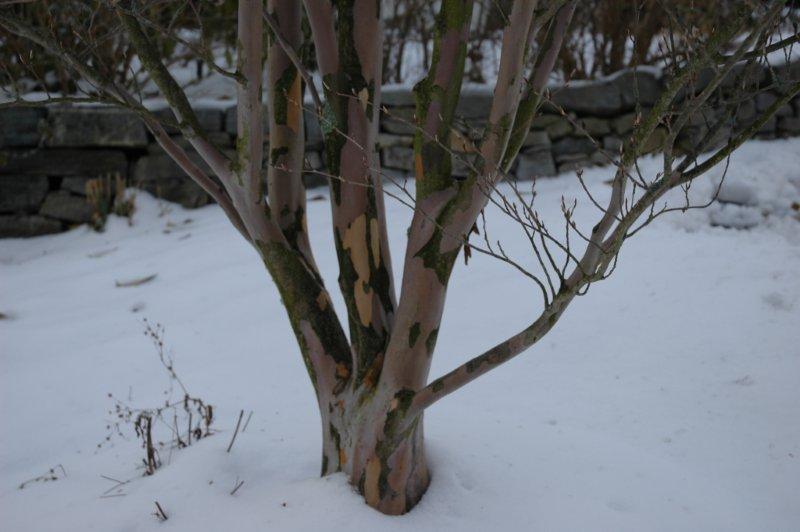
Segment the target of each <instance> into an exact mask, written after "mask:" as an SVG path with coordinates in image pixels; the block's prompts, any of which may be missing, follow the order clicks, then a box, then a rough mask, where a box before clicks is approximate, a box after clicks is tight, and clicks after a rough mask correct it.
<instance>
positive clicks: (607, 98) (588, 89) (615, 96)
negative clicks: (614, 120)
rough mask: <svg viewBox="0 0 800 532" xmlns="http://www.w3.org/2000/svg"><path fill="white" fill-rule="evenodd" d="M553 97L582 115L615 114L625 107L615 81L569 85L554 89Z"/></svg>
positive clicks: (564, 106)
mask: <svg viewBox="0 0 800 532" xmlns="http://www.w3.org/2000/svg"><path fill="white" fill-rule="evenodd" d="M551 99H552V100H553V102H554V103H555V104H557V105H558V106H560V107H562V108H564V109H565V110H566V111H573V112H575V113H578V114H582V115H591V116H614V115H616V114H617V113H619V112H620V111H622V109H623V105H622V95H621V93H620V90H619V86H618V85H617V84H616V83H615V82H613V81H602V82H585V83H584V82H581V83H579V84H575V85H571V86H567V87H565V88H563V89H560V90H558V91H554V92H553V94H552V97H551Z"/></svg>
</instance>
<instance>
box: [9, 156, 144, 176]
mask: <svg viewBox="0 0 800 532" xmlns="http://www.w3.org/2000/svg"><path fill="white" fill-rule="evenodd" d="M0 174H37V175H49V176H65V175H79V176H99V175H120V176H121V177H123V178H125V177H126V176H127V175H128V160H127V159H126V158H125V154H124V153H123V152H121V151H112V150H78V149H50V150H43V149H39V150H25V151H11V150H8V151H2V152H0Z"/></svg>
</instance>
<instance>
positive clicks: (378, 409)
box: [320, 394, 430, 515]
mask: <svg viewBox="0 0 800 532" xmlns="http://www.w3.org/2000/svg"><path fill="white" fill-rule="evenodd" d="M398 395H399V396H400V397H399V398H398V396H396V398H395V399H392V400H391V401H389V402H388V404H389V407H388V409H387V408H385V407H384V405H386V404H387V403H386V402H385V401H382V400H380V399H368V400H367V401H366V402H364V403H363V404H362V402H361V401H358V400H356V399H355V398H354V397H350V398H348V399H340V398H339V399H337V400H336V401H335V402H328V401H323V402H322V404H321V408H320V415H321V418H322V475H323V476H325V475H330V474H333V473H339V472H342V473H345V474H346V475H347V477H348V480H349V481H350V483H351V484H352V485H353V486H354V487H355V488H356V489H357V490H358V492H359V493H360V494H361V495H363V496H364V500H365V502H366V503H367V504H368V505H370V506H371V507H373V508H375V509H376V510H378V511H380V512H382V513H385V514H389V515H400V514H404V513H406V512H408V511H409V510H411V509H412V508H413V507H414V506H415V505H416V504H417V502H419V500H420V499H421V498H422V496H423V495H424V494H425V491H426V490H427V489H428V485H429V484H430V474H429V472H428V466H427V462H426V461H425V450H424V442H423V430H422V416H421V415H420V416H417V418H416V419H414V420H413V421H411V422H410V423H408V422H407V421H408V420H407V419H406V418H405V417H404V415H403V412H404V411H405V410H406V409H407V408H408V406H409V404H410V403H409V401H407V400H406V401H404V400H403V399H402V394H398ZM362 399H363V397H362Z"/></svg>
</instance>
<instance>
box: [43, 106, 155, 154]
mask: <svg viewBox="0 0 800 532" xmlns="http://www.w3.org/2000/svg"><path fill="white" fill-rule="evenodd" d="M44 139H45V140H44V143H45V145H47V146H53V147H61V148H89V147H92V148H94V147H101V148H105V147H108V148H144V147H146V146H147V142H148V139H147V130H146V129H145V127H144V124H143V123H142V121H141V120H140V119H139V117H138V116H137V115H136V113H134V112H132V111H128V110H127V109H115V108H113V107H50V108H49V109H48V114H47V129H46V131H45V133H44Z"/></svg>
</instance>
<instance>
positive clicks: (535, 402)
mask: <svg viewBox="0 0 800 532" xmlns="http://www.w3.org/2000/svg"><path fill="white" fill-rule="evenodd" d="M656 168H657V166H656V163H655V162H654V161H646V162H645V163H644V169H645V171H654V170H655V169H656ZM585 176H586V178H587V180H588V181H589V182H590V188H591V190H592V191H593V192H594V193H596V194H597V195H598V196H601V197H602V196H603V195H606V194H607V193H608V187H607V186H606V185H604V184H603V181H604V180H605V179H607V178H608V176H609V171H608V170H602V169H599V170H591V171H588V172H586V174H585ZM729 178H730V179H731V180H732V181H731V182H734V181H736V180H738V183H739V184H738V185H737V186H738V187H739V188H733V189H731V190H730V191H729V194H733V195H738V197H742V195H744V197H745V199H746V201H745V202H749V203H752V204H754V205H755V206H753V207H742V208H747V209H750V211H749V215H748V216H749V218H748V219H750V220H751V221H752V220H755V221H756V222H757V225H756V226H755V227H753V228H751V229H748V230H736V229H725V228H722V227H718V226H714V225H713V224H712V223H711V222H712V220H714V219H716V220H720V219H724V218H726V216H727V215H726V214H725V213H724V212H722V211H721V209H722V208H721V207H714V208H713V209H712V211H690V212H688V213H686V214H684V215H680V214H675V215H670V216H669V217H665V218H663V219H661V220H659V221H657V222H656V223H655V224H653V226H651V227H649V228H647V229H646V230H645V231H643V232H642V233H640V235H639V236H637V237H635V238H634V239H633V240H631V241H630V242H629V243H628V244H627V246H626V248H624V250H623V253H622V255H621V257H620V263H619V267H618V269H617V271H616V273H615V274H614V276H613V277H612V278H611V279H610V280H608V281H606V282H603V283H601V284H598V285H596V286H594V287H593V288H592V289H591V290H590V291H589V293H588V295H587V296H585V297H583V298H580V299H578V300H577V301H576V302H575V303H574V304H573V305H572V307H571V308H569V309H568V311H567V313H566V315H565V317H564V318H563V320H562V321H561V322H559V324H558V326H557V327H556V328H555V329H554V330H553V332H552V333H551V334H550V335H549V336H547V337H546V338H545V339H544V340H543V341H542V342H541V343H540V344H538V345H536V346H535V347H534V348H533V349H531V350H530V351H529V352H528V353H525V354H524V355H522V356H521V357H519V358H517V359H515V360H514V361H512V362H511V363H509V364H507V365H506V366H504V367H502V368H500V369H498V370H497V371H495V372H494V373H491V374H490V375H488V376H486V377H484V378H482V379H480V380H479V381H477V382H476V383H473V384H472V385H470V386H468V387H467V388H465V389H464V390H461V391H460V392H458V393H457V394H456V395H454V396H451V397H450V398H448V399H445V400H443V401H442V402H441V403H439V404H437V405H436V406H434V407H433V408H431V410H430V411H429V412H428V414H427V415H426V436H427V442H428V449H429V455H430V461H431V467H432V471H433V483H432V485H431V488H430V490H429V491H428V493H427V495H426V496H425V498H424V499H423V501H422V502H421V503H420V505H419V506H418V507H417V508H416V509H415V510H413V511H412V512H411V513H410V514H408V515H406V516H403V517H395V518H389V517H385V516H382V515H380V514H378V513H376V512H375V511H373V510H371V509H370V508H368V507H367V506H366V505H364V503H363V501H362V499H361V497H359V496H358V495H357V494H355V493H354V492H353V491H352V490H351V488H350V487H349V486H348V485H347V483H346V481H345V479H344V478H343V477H342V476H332V477H329V478H324V479H320V478H318V476H317V473H318V470H319V458H320V441H319V421H318V419H317V413H316V407H315V404H314V399H313V394H312V390H311V386H310V384H309V382H308V379H307V376H306V375H305V370H304V368H303V365H302V363H301V360H300V357H299V356H298V353H297V348H296V346H295V345H294V340H293V338H292V335H291V333H290V330H289V325H288V321H287V319H286V317H285V315H284V313H283V312H282V310H281V307H280V304H279V301H278V295H277V292H276V289H275V287H274V286H273V284H272V283H271V281H270V279H269V278H268V276H267V275H266V273H265V271H264V269H263V267H262V266H261V265H260V263H259V261H258V260H257V259H256V256H255V254H254V252H253V251H252V250H250V249H249V248H248V246H247V245H246V244H245V243H244V242H243V241H242V240H241V239H240V238H239V237H238V235H237V234H236V233H235V231H234V230H233V229H232V228H231V227H229V225H228V224H227V222H226V221H225V219H224V217H223V215H222V213H221V211H220V210H219V208H217V207H215V206H211V207H206V208H203V209H200V210H195V211H184V210H182V209H180V208H179V207H176V206H165V205H163V204H160V203H159V202H158V201H156V200H154V199H152V198H150V197H147V196H146V195H144V194H142V193H140V194H139V197H138V199H137V205H138V211H137V213H136V215H135V218H134V224H133V226H132V227H129V226H128V225H127V223H126V222H125V221H124V220H121V219H112V220H110V223H109V226H108V228H107V230H106V232H105V233H104V234H96V233H93V232H91V231H89V230H88V229H86V228H79V229H75V230H73V231H71V232H69V233H67V234H62V235H57V236H48V237H41V238H36V239H31V240H4V241H2V242H0V283H1V285H0V286H1V287H2V289H1V290H0V312H2V313H4V314H5V315H6V316H7V318H6V319H2V320H0V427H2V429H1V430H0V529H2V530H7V531H37V532H39V531H49V530H53V531H88V530H98V531H141V530H176V531H188V530H210V531H216V530H237V531H249V530H279V531H287V530H415V531H419V530H459V531H463V530H525V531H530V530H615V531H620V530H704V531H710V530H726V531H730V530H742V531H754V530H770V531H776V530H786V531H789V530H797V529H798V523H800V499H798V493H800V386H798V382H800V277H798V271H800V223H798V221H797V220H796V219H795V216H796V213H794V211H793V210H792V208H791V202H792V201H797V199H798V196H799V195H800V140H787V141H772V142H751V143H748V144H746V145H745V146H744V147H743V148H742V150H741V151H740V152H739V153H738V154H737V155H736V157H734V161H733V163H732V165H731V170H730V174H729ZM748 186H749V187H750V188H749V191H745V192H742V187H745V188H747V187H748ZM710 189H711V184H710V183H706V184H704V185H698V186H697V187H696V189H695V193H696V194H700V195H702V194H707V193H708V191H709V190H710ZM314 194H316V192H314ZM538 194H539V195H538V196H537V200H536V201H537V204H538V205H540V206H541V208H542V209H543V210H544V214H545V215H546V216H552V215H554V214H555V213H557V210H558V204H559V202H560V196H561V195H562V194H564V195H566V196H567V197H570V196H573V195H578V194H580V188H579V186H578V184H577V183H576V180H575V178H574V176H566V175H565V176H561V177H559V178H557V179H552V180H543V181H542V182H540V183H539V185H538ZM548 205H549V207H545V206H548ZM725 208H728V207H725ZM737 208H738V207H737ZM164 210H167V211H169V212H166V213H164V212H163V211H164ZM388 212H389V218H390V220H391V224H390V225H391V227H390V233H391V238H392V246H393V252H394V255H395V257H396V258H399V257H402V248H403V246H404V234H405V233H404V231H405V227H406V224H407V222H408V220H409V218H410V213H409V212H408V210H407V209H406V208H405V207H403V206H400V205H398V204H396V203H394V202H392V201H389V204H388ZM761 212H769V213H770V214H769V216H768V217H767V218H763V217H762V215H761V214H760V213H761ZM489 214H490V216H489V218H490V219H494V220H495V223H494V225H493V228H494V229H493V235H494V236H495V237H500V236H502V237H503V238H504V239H507V241H508V243H507V245H506V249H508V250H513V251H514V252H515V256H517V257H523V258H524V257H525V256H526V250H525V247H524V246H522V245H521V242H522V241H521V239H520V238H518V236H514V235H517V234H518V232H517V230H516V229H515V228H514V227H513V225H512V224H511V223H510V222H508V221H506V220H505V219H503V218H502V217H500V216H497V215H496V213H489ZM576 216H577V218H578V220H580V221H582V222H583V223H585V224H591V223H592V222H593V221H594V220H595V219H596V211H594V210H592V208H591V206H585V207H584V208H582V209H580V208H579V210H578V212H577V215H576ZM715 217H716V218H715ZM720 217H722V218H720ZM728 217H730V216H728ZM186 220H190V221H188V222H187V221H186ZM309 222H310V229H311V235H312V239H313V242H314V244H315V245H316V246H317V249H318V250H319V251H318V255H317V257H318V262H319V263H320V264H321V265H322V269H323V271H324V273H325V275H326V276H327V282H328V285H329V286H330V287H332V288H335V286H336V283H335V276H336V272H335V268H334V252H333V248H332V244H331V237H330V233H329V216H328V207H327V204H326V202H325V201H314V202H311V203H310V204H309ZM526 260H528V261H529V263H530V264H533V262H532V261H531V260H530V259H529V258H528V259H526ZM150 274H157V277H156V278H155V280H154V281H152V282H150V283H146V284H143V285H141V286H136V287H127V288H118V287H116V286H115V281H117V280H129V279H134V278H139V277H142V276H146V275H150ZM334 292H335V290H334ZM538 298H539V295H538V293H537V291H536V289H535V287H534V286H533V285H532V284H531V283H530V282H529V281H526V280H524V279H523V278H521V277H520V276H519V275H518V274H516V273H515V272H514V271H512V270H510V269H509V268H508V267H507V266H505V265H502V264H500V263H498V262H496V261H493V260H491V259H488V258H486V257H483V256H480V255H474V256H473V259H472V260H471V261H470V264H469V266H468V267H464V266H463V264H459V266H458V268H457V271H456V273H455V274H454V278H453V281H452V289H451V291H450V294H449V299H448V303H447V309H446V317H445V321H444V324H443V328H442V332H441V334H440V337H439V338H440V342H439V346H438V347H437V355H436V357H435V359H434V368H433V374H434V375H438V374H440V373H442V372H443V371H446V370H448V369H450V368H452V367H453V366H454V365H455V364H457V363H459V362H460V361H463V360H464V359H466V357H468V356H472V355H474V354H476V353H478V352H480V351H481V350H483V349H484V348H486V347H488V346H490V345H493V344H494V343H495V342H496V341H498V340H499V339H501V338H503V337H504V335H507V334H508V333H512V332H515V331H516V330H518V329H519V328H520V327H522V326H524V325H526V324H527V323H528V322H529V321H530V320H531V318H532V316H533V313H534V312H535V311H536V309H537V308H538V307H539V304H540V303H539V299H538ZM336 304H337V305H338V306H339V308H341V306H342V305H341V299H340V298H337V300H336ZM134 310H135V312H134ZM143 317H147V318H148V319H149V320H150V321H153V322H160V323H163V324H164V325H165V327H166V336H165V341H166V344H167V346H168V347H169V348H170V350H171V352H172V356H173V358H174V362H175V368H176V370H177V372H178V374H179V375H180V377H181V379H182V380H183V382H184V383H185V384H186V385H187V387H188V388H189V389H190V391H191V392H192V393H193V394H194V395H197V396H200V397H202V398H203V399H205V400H207V401H209V402H210V403H212V404H213V405H214V406H215V407H216V411H217V421H216V422H215V425H216V427H217V428H218V429H219V430H220V432H219V433H217V434H215V435H213V436H212V437H209V438H206V439H204V440H201V441H200V442H199V443H196V444H193V445H192V446H190V447H188V448H186V449H182V450H176V451H174V452H173V453H171V454H170V453H167V452H164V456H163V457H164V461H165V464H164V466H163V467H162V468H161V469H160V470H158V471H157V472H156V473H155V474H154V475H153V476H150V477H143V476H142V471H141V469H140V468H139V467H138V466H139V464H140V463H141V456H142V451H141V449H140V448H139V446H138V444H137V442H136V441H135V438H134V437H133V435H132V434H131V433H130V431H128V433H127V437H128V441H126V440H123V439H121V438H113V439H112V441H111V442H109V443H107V444H105V445H104V446H103V447H101V448H100V449H98V448H97V444H98V443H99V442H101V441H103V440H104V438H105V436H106V435H107V433H108V430H107V429H106V424H107V423H108V422H109V417H110V416H109V415H108V414H107V411H108V410H109V408H111V407H112V406H113V404H112V402H111V400H110V399H109V398H108V395H107V394H108V393H113V394H114V395H116V396H118V397H123V398H125V399H126V400H128V402H129V403H130V404H131V405H132V406H138V407H148V406H157V405H158V404H159V403H160V402H161V401H163V398H164V396H163V394H162V391H163V390H164V389H165V387H166V386H167V385H168V381H167V378H166V375H165V372H164V370H163V368H162V367H161V366H160V364H159V361H158V359H157V357H156V354H155V352H154V350H153V347H152V345H151V344H150V342H149V341H148V339H147V338H146V337H145V336H144V335H143V334H142V332H143V327H142V322H141V320H142V318H143ZM240 409H244V410H245V411H246V412H247V411H250V410H253V411H254V414H253V417H252V420H251V421H250V423H249V426H248V428H247V430H246V431H245V432H244V433H241V434H239V435H238V437H237V439H236V442H235V445H234V446H233V449H232V451H231V453H229V454H228V453H226V452H225V449H226V447H227V446H228V443H229V441H230V437H231V433H232V431H233V427H234V425H235V423H236V418H237V415H238V413H239V410H240ZM61 467H63V471H62V469H61ZM50 468H55V476H56V477H57V478H58V479H57V480H55V481H47V482H43V481H36V482H31V483H29V484H27V485H26V486H25V487H24V489H19V485H20V484H21V483H22V482H24V481H26V480H28V479H31V478H34V477H37V476H39V475H42V474H44V473H46V472H47V471H48V470H49V469H50ZM101 475H102V476H101ZM103 476H105V477H109V478H114V479H118V480H120V481H128V480H130V482H128V483H126V484H124V485H123V486H121V487H120V488H119V489H112V490H111V491H108V490H109V489H110V488H113V487H114V482H112V481H110V480H108V479H106V478H103ZM242 480H243V481H244V484H242V485H241V487H240V488H239V489H238V491H236V493H235V494H234V495H230V492H231V491H232V490H233V488H234V486H235V484H236V483H237V481H242ZM104 493H105V494H107V495H114V496H113V497H108V496H104V495H103V494H104ZM154 501H158V502H159V503H160V505H161V506H162V507H163V508H164V510H165V512H166V513H167V514H168V516H169V519H168V520H167V521H165V522H160V521H158V520H157V519H156V518H155V517H154V516H153V515H152V512H153V510H154V509H155V507H154Z"/></svg>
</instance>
